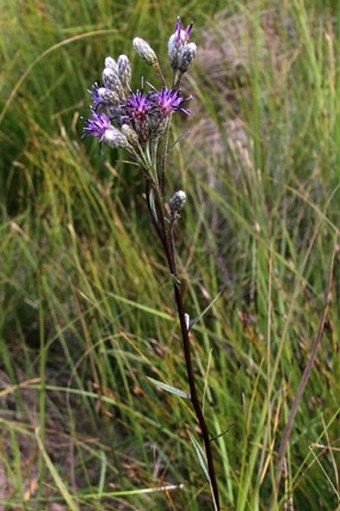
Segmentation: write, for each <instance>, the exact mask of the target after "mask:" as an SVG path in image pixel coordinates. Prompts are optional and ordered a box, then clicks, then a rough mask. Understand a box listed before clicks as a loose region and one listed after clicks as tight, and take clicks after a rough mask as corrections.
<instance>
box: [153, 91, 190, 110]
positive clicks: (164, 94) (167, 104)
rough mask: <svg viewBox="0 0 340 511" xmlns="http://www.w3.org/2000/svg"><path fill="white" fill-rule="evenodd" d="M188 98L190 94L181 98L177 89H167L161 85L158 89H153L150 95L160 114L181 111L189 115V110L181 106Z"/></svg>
mask: <svg viewBox="0 0 340 511" xmlns="http://www.w3.org/2000/svg"><path fill="white" fill-rule="evenodd" d="M190 99H191V96H189V97H188V98H183V97H182V96H181V93H180V91H179V90H176V89H168V88H167V87H162V89H161V90H160V91H155V92H153V93H152V94H151V96H150V100H151V101H152V103H153V104H154V105H155V106H156V108H157V110H158V112H159V113H160V114H161V116H167V115H169V114H170V113H172V112H182V113H184V114H186V115H190V110H188V109H187V108H183V103H186V102H187V101H189V100H190Z"/></svg>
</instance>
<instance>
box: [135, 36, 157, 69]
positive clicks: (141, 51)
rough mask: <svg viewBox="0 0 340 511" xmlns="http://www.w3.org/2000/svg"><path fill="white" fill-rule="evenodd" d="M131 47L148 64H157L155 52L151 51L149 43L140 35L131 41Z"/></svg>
mask: <svg viewBox="0 0 340 511" xmlns="http://www.w3.org/2000/svg"><path fill="white" fill-rule="evenodd" d="M132 44H133V47H134V49H135V50H136V52H137V53H138V55H139V56H140V57H142V59H143V60H145V62H146V63H147V64H149V66H157V65H158V58H157V55H156V53H155V52H154V51H153V49H152V48H151V46H150V45H149V43H147V42H146V41H144V39H142V38H141V37H135V38H134V40H133V41H132Z"/></svg>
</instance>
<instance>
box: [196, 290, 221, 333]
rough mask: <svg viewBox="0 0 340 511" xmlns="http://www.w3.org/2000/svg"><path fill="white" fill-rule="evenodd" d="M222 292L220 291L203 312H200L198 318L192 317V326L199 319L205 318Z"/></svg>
mask: <svg viewBox="0 0 340 511" xmlns="http://www.w3.org/2000/svg"><path fill="white" fill-rule="evenodd" d="M221 294H222V291H220V292H219V293H218V294H217V295H216V296H215V298H214V299H213V300H212V301H211V302H210V303H209V305H208V306H207V307H206V308H205V309H204V310H203V311H202V312H201V314H199V315H198V316H196V318H194V319H192V320H191V321H190V328H191V327H193V326H194V325H195V324H196V323H198V322H199V320H200V319H201V318H203V316H204V314H206V313H207V312H208V310H209V309H211V307H212V306H213V305H214V303H215V302H216V301H217V300H218V299H219V297H220V296H221Z"/></svg>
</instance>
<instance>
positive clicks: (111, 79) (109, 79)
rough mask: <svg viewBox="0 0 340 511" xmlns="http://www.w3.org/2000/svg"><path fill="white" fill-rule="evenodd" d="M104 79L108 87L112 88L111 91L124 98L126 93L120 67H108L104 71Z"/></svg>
mask: <svg viewBox="0 0 340 511" xmlns="http://www.w3.org/2000/svg"><path fill="white" fill-rule="evenodd" d="M102 79H103V82H104V85H105V87H106V88H107V89H110V90H111V91H113V92H115V93H116V94H118V97H119V98H120V99H124V97H125V93H124V89H123V86H122V84H121V81H120V79H119V75H118V67H117V70H113V69H112V68H111V67H106V68H105V69H104V71H103V74H102Z"/></svg>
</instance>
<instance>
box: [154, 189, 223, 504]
mask: <svg viewBox="0 0 340 511" xmlns="http://www.w3.org/2000/svg"><path fill="white" fill-rule="evenodd" d="M154 191H155V194H156V202H157V209H158V214H159V220H160V224H159V225H158V226H157V227H156V226H155V225H154V226H155V228H156V232H157V234H158V236H159V238H160V240H161V242H162V245H163V248H164V251H165V255H166V259H167V263H168V267H169V270H170V273H171V275H173V277H174V284H173V287H174V295H175V301H176V305H177V314H178V318H179V322H180V326H181V334H182V343H183V349H184V357H185V365H186V371H187V378H188V384H189V389H190V399H191V403H192V406H193V409H194V412H195V414H196V417H197V420H198V423H199V426H200V429H201V432H202V437H203V443H204V447H205V453H206V458H207V464H208V473H209V478H210V486H211V490H212V494H213V499H214V507H215V510H216V511H220V503H219V494H218V486H217V480H216V474H215V467H214V460H213V455H212V449H211V442H210V438H209V431H208V427H207V424H206V422H205V419H204V415H203V412H202V407H201V404H200V401H199V398H198V395H197V390H196V381H195V374H194V369H193V364H192V358H191V349H190V338H189V329H188V326H187V322H186V317H185V310H184V304H183V298H182V289H181V283H180V280H179V277H178V273H177V267H176V254H175V244H174V238H173V232H172V229H173V223H168V221H167V219H166V211H165V207H164V198H163V194H162V191H161V190H159V189H157V190H154ZM160 231H161V234H160Z"/></svg>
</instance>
